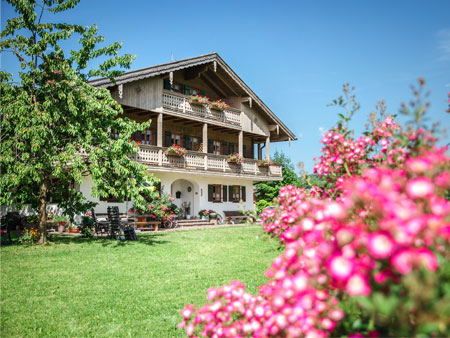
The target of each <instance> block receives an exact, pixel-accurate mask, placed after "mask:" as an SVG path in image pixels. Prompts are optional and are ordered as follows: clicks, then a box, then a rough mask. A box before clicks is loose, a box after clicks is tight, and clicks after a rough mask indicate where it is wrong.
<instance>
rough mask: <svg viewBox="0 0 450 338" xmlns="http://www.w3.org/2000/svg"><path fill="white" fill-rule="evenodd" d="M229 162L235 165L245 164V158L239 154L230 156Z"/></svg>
mask: <svg viewBox="0 0 450 338" xmlns="http://www.w3.org/2000/svg"><path fill="white" fill-rule="evenodd" d="M228 162H229V163H235V164H242V163H244V158H243V157H242V156H240V155H239V154H230V156H229V157H228Z"/></svg>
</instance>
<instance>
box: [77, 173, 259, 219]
mask: <svg viewBox="0 0 450 338" xmlns="http://www.w3.org/2000/svg"><path fill="white" fill-rule="evenodd" d="M154 175H155V176H156V177H158V178H159V179H160V180H161V186H162V190H163V191H164V192H166V193H168V194H172V195H173V197H175V193H176V192H177V191H181V198H180V199H177V198H175V201H174V203H175V204H176V205H178V206H181V203H182V202H184V201H188V202H190V203H191V212H190V214H191V215H193V216H198V212H199V211H200V210H202V209H211V210H214V211H216V212H219V213H221V214H222V216H223V211H235V210H236V211H237V210H242V206H244V208H245V209H246V210H253V209H254V205H253V181H252V180H249V179H243V178H234V177H220V176H208V175H206V174H204V173H202V174H199V175H196V174H180V173H170V172H155V173H154ZM208 184H222V185H227V186H229V185H241V186H245V190H246V202H244V204H241V203H235V202H220V203H218V202H208ZM92 186H93V182H92V179H91V178H90V177H85V178H83V182H82V184H81V185H80V191H81V192H82V193H83V194H84V195H85V196H86V197H87V198H88V199H89V200H91V201H94V202H97V203H98V205H97V207H96V208H95V212H96V213H106V211H107V207H108V206H118V207H119V211H120V212H121V213H122V212H125V211H126V204H125V203H108V202H103V201H100V200H99V199H98V198H95V197H92V194H91V192H92ZM188 187H191V192H188V191H187V188H188ZM228 199H229V198H228ZM128 207H129V208H131V207H132V202H129V205H128Z"/></svg>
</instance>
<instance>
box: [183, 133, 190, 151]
mask: <svg viewBox="0 0 450 338" xmlns="http://www.w3.org/2000/svg"><path fill="white" fill-rule="evenodd" d="M183 147H184V148H186V149H187V150H192V146H191V137H190V136H189V135H183Z"/></svg>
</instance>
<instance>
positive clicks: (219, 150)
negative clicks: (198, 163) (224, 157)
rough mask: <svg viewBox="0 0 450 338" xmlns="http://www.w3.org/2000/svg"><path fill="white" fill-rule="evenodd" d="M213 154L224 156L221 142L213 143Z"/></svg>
mask: <svg viewBox="0 0 450 338" xmlns="http://www.w3.org/2000/svg"><path fill="white" fill-rule="evenodd" d="M213 154H216V155H221V154H222V143H221V142H220V141H213Z"/></svg>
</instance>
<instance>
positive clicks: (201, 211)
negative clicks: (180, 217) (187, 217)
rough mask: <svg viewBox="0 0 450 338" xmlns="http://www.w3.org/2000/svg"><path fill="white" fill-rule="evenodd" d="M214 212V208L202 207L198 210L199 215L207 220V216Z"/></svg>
mask: <svg viewBox="0 0 450 338" xmlns="http://www.w3.org/2000/svg"><path fill="white" fill-rule="evenodd" d="M213 212H214V211H213V210H207V209H202V210H200V211H199V212H198V215H199V216H200V217H201V219H202V220H206V217H207V216H208V215H209V214H210V213H213Z"/></svg>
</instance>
